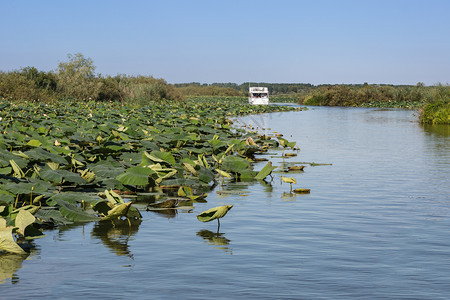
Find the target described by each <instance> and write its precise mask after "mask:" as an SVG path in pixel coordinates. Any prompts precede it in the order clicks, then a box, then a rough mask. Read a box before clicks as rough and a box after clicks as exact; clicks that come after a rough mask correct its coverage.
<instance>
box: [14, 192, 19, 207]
mask: <svg viewBox="0 0 450 300" xmlns="http://www.w3.org/2000/svg"><path fill="white" fill-rule="evenodd" d="M18 201H19V194H17V196H16V202H15V203H14V209H16V208H17V202H18Z"/></svg>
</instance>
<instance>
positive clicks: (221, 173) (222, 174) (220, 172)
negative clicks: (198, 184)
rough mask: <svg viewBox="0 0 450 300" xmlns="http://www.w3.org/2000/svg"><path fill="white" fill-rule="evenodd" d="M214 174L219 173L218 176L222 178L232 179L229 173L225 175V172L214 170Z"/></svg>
mask: <svg viewBox="0 0 450 300" xmlns="http://www.w3.org/2000/svg"><path fill="white" fill-rule="evenodd" d="M216 172H217V173H219V175H221V176H223V177H227V178H231V177H232V176H231V175H230V174H229V173H227V172H225V171H222V170H219V169H216Z"/></svg>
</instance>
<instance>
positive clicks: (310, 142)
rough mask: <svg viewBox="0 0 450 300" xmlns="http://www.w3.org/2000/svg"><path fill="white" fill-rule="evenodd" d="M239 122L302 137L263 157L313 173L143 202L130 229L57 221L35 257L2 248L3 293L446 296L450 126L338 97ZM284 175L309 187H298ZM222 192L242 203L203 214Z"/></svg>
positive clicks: (449, 286)
mask: <svg viewBox="0 0 450 300" xmlns="http://www.w3.org/2000/svg"><path fill="white" fill-rule="evenodd" d="M237 121H238V122H240V123H243V124H251V125H253V127H254V128H255V130H256V129H257V130H260V131H261V132H265V133H273V132H279V133H283V134H284V138H286V139H288V140H289V141H296V142H297V145H298V146H299V147H300V149H301V151H300V152H298V156H296V157H291V158H283V157H281V156H280V154H281V150H279V151H278V150H276V151H275V150H273V151H270V152H269V153H267V154H265V155H263V156H261V157H266V158H269V159H270V160H271V161H272V162H273V165H275V166H278V169H277V170H278V171H280V170H281V169H286V168H287V167H288V166H293V165H305V166H306V167H305V168H304V172H296V173H282V172H277V170H275V171H274V173H273V181H271V182H270V178H269V177H268V180H267V181H268V182H267V183H264V182H239V183H228V184H226V185H225V186H224V187H221V186H217V187H216V189H215V190H213V191H211V192H210V193H209V195H208V197H207V203H197V204H196V205H195V207H194V209H191V210H188V209H186V210H180V211H179V212H178V213H177V214H161V213H155V212H146V211H142V214H143V221H142V223H141V224H140V226H139V228H134V229H133V231H131V232H130V231H129V228H111V227H109V228H102V227H101V226H100V225H99V224H97V223H89V224H87V225H84V226H75V227H66V228H60V229H55V230H47V231H46V232H45V233H46V234H47V236H46V237H45V238H43V239H39V240H36V241H35V244H36V249H35V250H34V251H33V252H32V253H31V255H30V256H28V257H27V259H25V260H23V259H18V258H17V256H14V255H2V256H0V271H1V273H0V283H2V284H0V295H1V296H0V297H1V298H2V299H25V298H28V297H30V298H33V299H50V298H51V299H81V298H84V299H92V298H94V297H96V298H97V297H98V298H101V299H123V298H128V297H130V298H134V299H174V298H179V299H211V298H212V299H448V297H449V295H450V239H449V229H450V182H449V180H450V133H449V126H422V125H420V124H419V123H418V122H417V116H416V115H415V112H413V111H407V110H394V109H392V110H380V109H371V108H339V107H310V108H309V109H308V110H306V111H299V112H285V113H272V114H263V115H256V116H247V117H240V118H237ZM286 151H287V152H292V151H290V150H286ZM313 162H314V163H318V164H319V165H314V164H310V163H313ZM264 164H265V163H258V164H256V166H255V169H258V168H262V166H264ZM281 175H283V176H287V177H294V178H295V179H296V181H297V184H294V185H293V188H308V189H311V193H310V194H291V193H290V186H289V184H287V183H283V184H281V181H280V176H281ZM224 204H232V205H233V206H234V207H233V208H232V209H231V210H230V211H229V212H228V214H227V215H226V216H225V217H224V218H223V219H221V226H220V233H217V232H216V230H217V223H216V222H215V221H214V222H211V223H201V222H199V221H197V219H196V217H195V216H196V215H197V214H198V213H200V212H202V211H204V210H206V209H208V208H211V207H214V206H218V205H224Z"/></svg>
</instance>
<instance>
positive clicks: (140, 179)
mask: <svg viewBox="0 0 450 300" xmlns="http://www.w3.org/2000/svg"><path fill="white" fill-rule="evenodd" d="M152 174H156V172H155V171H153V170H152V169H150V168H144V167H139V166H136V167H131V168H129V169H127V171H126V172H125V173H123V174H120V175H118V176H117V177H116V179H117V180H119V181H120V182H122V183H123V184H128V185H147V184H148V183H149V176H150V175H152Z"/></svg>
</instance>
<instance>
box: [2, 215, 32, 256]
mask: <svg viewBox="0 0 450 300" xmlns="http://www.w3.org/2000/svg"><path fill="white" fill-rule="evenodd" d="M13 230H14V227H13V226H8V227H7V226H6V220H5V219H3V218H0V250H3V251H7V252H11V253H17V254H26V252H25V251H24V250H23V249H22V248H21V247H20V246H19V245H18V244H17V243H16V241H15V240H14V238H13V236H12V234H13Z"/></svg>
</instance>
